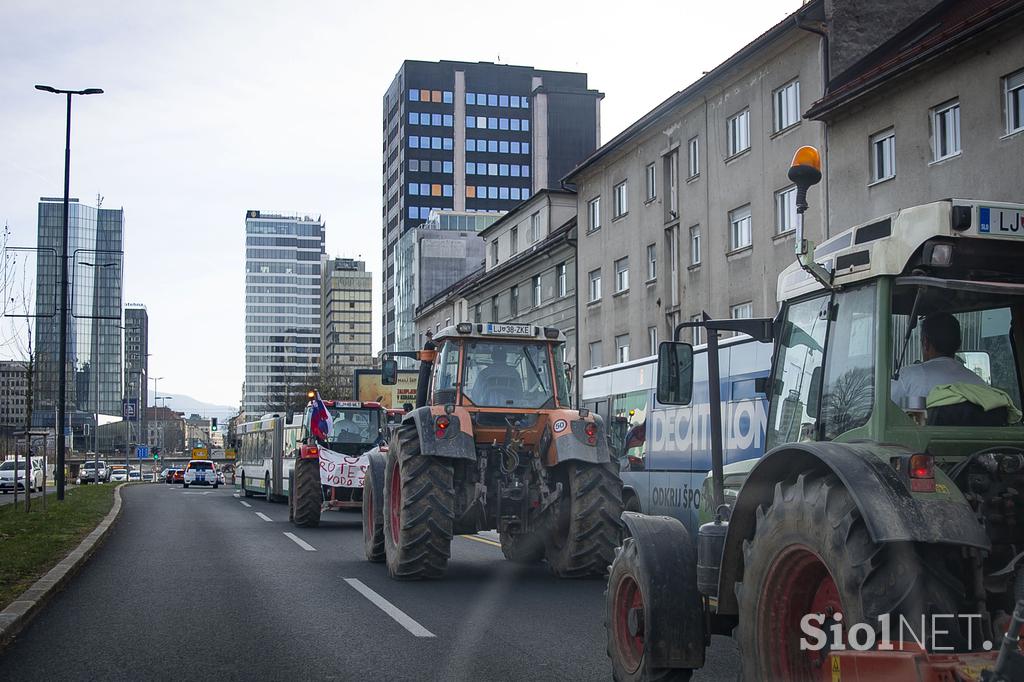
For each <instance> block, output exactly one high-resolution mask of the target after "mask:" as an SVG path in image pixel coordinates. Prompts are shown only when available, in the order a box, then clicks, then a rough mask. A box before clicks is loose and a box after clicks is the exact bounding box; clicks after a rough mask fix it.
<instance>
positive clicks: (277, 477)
mask: <svg viewBox="0 0 1024 682" xmlns="http://www.w3.org/2000/svg"><path fill="white" fill-rule="evenodd" d="M301 435H302V415H301V414H300V415H296V416H294V417H293V418H292V421H291V423H290V424H285V420H284V418H282V417H279V416H277V415H267V416H264V417H263V418H262V419H260V420H259V421H254V422H248V423H246V424H241V425H240V426H239V427H238V431H237V438H238V440H237V452H236V455H235V457H236V459H235V468H236V470H237V471H238V476H237V477H236V479H235V480H236V481H237V482H238V484H239V485H240V486H241V490H242V492H243V493H244V494H245V496H246V497H252V496H253V495H263V496H265V497H266V498H267V500H271V501H273V500H280V499H283V498H285V497H287V496H288V493H289V490H288V478H289V475H290V474H291V471H292V469H293V468H294V467H295V450H296V448H297V446H298V441H299V438H300V437H301Z"/></svg>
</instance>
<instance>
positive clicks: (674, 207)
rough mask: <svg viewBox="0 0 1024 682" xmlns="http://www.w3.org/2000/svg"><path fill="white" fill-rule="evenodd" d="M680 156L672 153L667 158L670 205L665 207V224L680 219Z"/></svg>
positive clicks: (666, 169)
mask: <svg viewBox="0 0 1024 682" xmlns="http://www.w3.org/2000/svg"><path fill="white" fill-rule="evenodd" d="M678 164H679V154H677V153H676V152H672V153H671V154H669V155H668V156H666V157H665V193H666V194H668V205H667V206H666V207H665V208H666V210H667V213H666V214H665V222H670V221H672V220H675V219H676V218H678V217H679V195H678V185H679V169H678Z"/></svg>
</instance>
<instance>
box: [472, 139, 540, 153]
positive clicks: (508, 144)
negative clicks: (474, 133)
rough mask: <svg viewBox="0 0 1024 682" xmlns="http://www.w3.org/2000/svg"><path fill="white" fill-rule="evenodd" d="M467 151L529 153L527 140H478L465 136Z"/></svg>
mask: <svg viewBox="0 0 1024 682" xmlns="http://www.w3.org/2000/svg"><path fill="white" fill-rule="evenodd" d="M466 151H467V152H484V153H488V154H529V153H530V143H529V142H516V141H514V140H478V139H474V138H466Z"/></svg>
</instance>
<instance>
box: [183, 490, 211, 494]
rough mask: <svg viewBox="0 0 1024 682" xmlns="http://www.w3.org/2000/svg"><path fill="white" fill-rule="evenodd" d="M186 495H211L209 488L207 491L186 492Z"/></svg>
mask: <svg viewBox="0 0 1024 682" xmlns="http://www.w3.org/2000/svg"><path fill="white" fill-rule="evenodd" d="M185 494H186V495H209V494H210V491H209V490H207V491H206V492H205V493H188V492H187V493H185Z"/></svg>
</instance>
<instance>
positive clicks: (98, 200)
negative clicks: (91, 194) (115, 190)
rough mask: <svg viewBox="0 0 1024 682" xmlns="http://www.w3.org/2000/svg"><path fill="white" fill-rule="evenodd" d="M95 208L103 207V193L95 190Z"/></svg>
mask: <svg viewBox="0 0 1024 682" xmlns="http://www.w3.org/2000/svg"><path fill="white" fill-rule="evenodd" d="M96 208H103V195H102V194H100V193H99V192H96Z"/></svg>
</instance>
